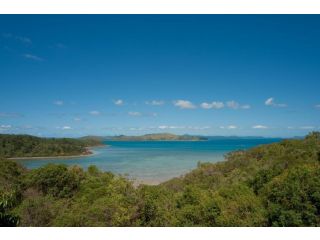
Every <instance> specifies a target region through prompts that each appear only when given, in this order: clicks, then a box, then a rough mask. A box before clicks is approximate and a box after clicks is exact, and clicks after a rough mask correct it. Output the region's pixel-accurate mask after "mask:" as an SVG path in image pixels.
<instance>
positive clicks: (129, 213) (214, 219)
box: [0, 132, 320, 226]
mask: <svg viewBox="0 0 320 240" xmlns="http://www.w3.org/2000/svg"><path fill="white" fill-rule="evenodd" d="M319 136H320V134H319V133H316V132H314V133H311V134H309V135H308V136H307V137H306V138H305V139H301V140H284V141H282V142H280V143H275V144H269V145H262V146H258V147H256V148H253V149H250V150H247V151H237V152H233V153H229V154H227V156H226V161H224V162H220V163H215V164H211V163H199V164H198V167H197V168H196V169H195V170H193V171H191V172H190V173H188V174H186V175H185V176H183V177H179V178H174V179H172V180H170V181H168V182H165V183H162V184H159V185H157V186H147V185H140V186H134V184H133V182H131V181H129V180H127V179H125V178H123V177H121V176H117V175H114V174H112V173H109V172H101V171H99V170H98V169H97V167H95V166H90V167H88V170H87V171H84V170H82V169H81V168H79V167H77V166H74V167H67V166H65V165H53V164H49V165H47V166H45V167H41V168H38V169H35V170H26V169H24V168H22V167H21V166H20V165H18V164H17V163H15V162H13V161H10V160H0V197H1V198H0V225H1V226H15V225H17V224H18V225H19V226H320V161H319V160H320V159H319V158H320V137H319Z"/></svg>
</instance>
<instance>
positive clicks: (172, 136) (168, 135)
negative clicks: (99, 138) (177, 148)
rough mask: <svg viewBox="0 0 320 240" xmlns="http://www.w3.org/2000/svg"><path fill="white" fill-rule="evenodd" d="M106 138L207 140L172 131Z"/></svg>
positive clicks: (127, 139)
mask: <svg viewBox="0 0 320 240" xmlns="http://www.w3.org/2000/svg"><path fill="white" fill-rule="evenodd" d="M106 140H112V141H205V140H208V139H207V138H206V137H201V136H192V135H175V134H171V133H153V134H145V135H142V136H125V135H120V136H114V137H110V138H109V139H106Z"/></svg>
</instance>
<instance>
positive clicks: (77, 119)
mask: <svg viewBox="0 0 320 240" xmlns="http://www.w3.org/2000/svg"><path fill="white" fill-rule="evenodd" d="M73 120H74V121H76V122H79V121H81V120H82V119H81V118H78V117H75V118H74V119H73Z"/></svg>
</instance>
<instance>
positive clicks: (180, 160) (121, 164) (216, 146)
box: [19, 138, 281, 184]
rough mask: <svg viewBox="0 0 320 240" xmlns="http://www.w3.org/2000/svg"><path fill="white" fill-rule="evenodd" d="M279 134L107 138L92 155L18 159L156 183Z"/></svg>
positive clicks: (29, 163) (30, 165)
mask: <svg viewBox="0 0 320 240" xmlns="http://www.w3.org/2000/svg"><path fill="white" fill-rule="evenodd" d="M280 140H281V139H279V138H263V139H262V138H257V139H255V138H238V139H211V140H208V141H195V142H192V141H190V142H188V141H185V142H181V141H159V142H158V141H156V142H155V141H144V142H132V141H130V142H115V141H107V142H105V144H107V145H108V146H106V147H98V148H93V152H94V155H91V156H86V157H77V158H68V159H54V158H53V159H33V160H19V162H20V163H21V164H23V165H24V166H26V167H27V168H38V167H40V166H43V165H45V164H48V163H64V164H67V165H79V166H81V167H83V168H87V167H88V166H90V165H96V166H97V167H98V168H99V169H101V170H103V171H111V172H113V173H117V174H122V175H127V177H129V178H130V179H135V180H137V181H138V182H145V183H151V184H152V183H159V182H161V181H165V180H168V179H170V178H172V177H177V176H180V175H182V174H185V173H186V172H188V171H190V170H191V169H194V168H196V166H197V163H198V162H218V161H223V160H224V155H225V154H226V153H228V152H230V151H234V150H240V149H248V148H251V147H254V146H257V145H260V144H268V143H273V142H278V141H280Z"/></svg>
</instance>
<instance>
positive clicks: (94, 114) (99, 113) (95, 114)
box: [89, 110, 101, 116]
mask: <svg viewBox="0 0 320 240" xmlns="http://www.w3.org/2000/svg"><path fill="white" fill-rule="evenodd" d="M89 114H90V115H93V116H99V115H101V112H99V111H97V110H93V111H90V112H89Z"/></svg>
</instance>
